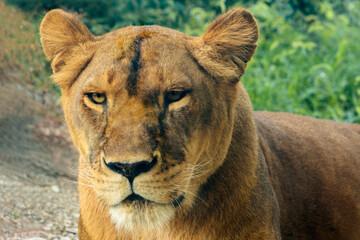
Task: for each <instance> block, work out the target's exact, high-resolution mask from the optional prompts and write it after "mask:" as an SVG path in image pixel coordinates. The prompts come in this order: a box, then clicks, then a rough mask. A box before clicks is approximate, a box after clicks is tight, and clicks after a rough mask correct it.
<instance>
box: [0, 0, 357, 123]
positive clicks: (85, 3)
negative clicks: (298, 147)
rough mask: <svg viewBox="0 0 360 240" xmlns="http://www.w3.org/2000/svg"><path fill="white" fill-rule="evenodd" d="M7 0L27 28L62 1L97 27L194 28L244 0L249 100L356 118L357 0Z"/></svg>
mask: <svg viewBox="0 0 360 240" xmlns="http://www.w3.org/2000/svg"><path fill="white" fill-rule="evenodd" d="M0 1H1V0H0ZM10 2H11V4H15V5H17V6H18V7H20V8H21V9H22V10H25V11H27V19H30V20H29V21H31V23H32V25H31V26H32V28H33V26H37V25H38V24H39V21H40V19H41V18H42V16H43V15H44V14H45V12H46V11H47V10H50V9H53V8H59V7H60V8H63V9H68V10H70V11H76V12H79V13H80V15H81V17H82V19H83V21H84V22H85V23H86V24H87V25H88V26H89V28H90V29H91V31H92V32H94V33H95V34H103V33H105V32H107V31H111V30H114V29H117V28H120V27H123V26H127V25H148V24H157V25H162V26H166V27H170V28H175V29H178V30H180V31H183V32H185V33H188V34H190V35H194V36H199V35H201V34H202V33H203V32H204V30H205V29H206V27H207V25H208V24H209V23H210V22H211V21H212V20H213V19H214V18H215V17H216V16H217V15H218V14H221V13H223V12H225V11H227V10H228V9H230V8H233V7H237V6H242V7H246V8H248V9H249V10H250V11H251V12H252V13H253V14H254V15H255V17H256V18H257V20H258V24H259V26H260V39H259V47H258V50H257V52H256V53H255V56H254V58H253V61H252V62H250V64H249V67H248V70H247V72H246V74H245V75H244V77H243V80H242V81H243V82H244V84H245V86H246V88H247V90H248V92H249V94H250V97H251V99H252V102H253V104H254V108H255V109H256V110H269V111H285V112H293V113H297V114H302V115H307V116H313V117H318V118H326V119H334V120H337V121H346V122H357V123H360V64H359V59H360V31H359V29H360V12H359V11H358V9H360V2H359V1H357V0H319V1H316V0H265V1H264V0H243V1H235V0H227V1H226V0H209V1H205V0H191V1H190V0H149V1H146V0H109V1H107V0H90V1H89V0H71V1H70V0H53V1H48V0H39V1H28V0H8V3H10ZM1 21H3V20H1ZM34 44H36V46H38V42H37V43H34ZM29 47H30V45H29ZM31 60H32V61H34V62H35V63H36V62H39V61H40V62H41V61H43V60H44V57H43V56H39V55H38V53H36V55H34V56H33V57H32V59H31ZM26 61H28V60H26ZM31 64H32V63H31V62H26V63H25V65H26V66H31ZM0 70H1V67H0ZM43 72H44V73H42V75H41V74H40V76H39V77H38V78H39V80H38V81H37V82H38V83H37V84H38V85H40V86H41V85H44V84H41V83H43V82H48V79H47V77H48V75H49V68H46V69H45V68H44V70H43ZM35 82H36V81H35Z"/></svg>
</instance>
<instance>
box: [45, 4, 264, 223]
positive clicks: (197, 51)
mask: <svg viewBox="0 0 360 240" xmlns="http://www.w3.org/2000/svg"><path fill="white" fill-rule="evenodd" d="M40 33H41V42H42V44H43V48H44V51H45V54H46V56H47V57H48V59H50V60H51V61H52V64H51V66H52V69H53V72H54V75H53V80H54V82H55V83H57V84H58V85H59V86H60V87H61V90H62V104H63V109H64V113H65V119H66V122H67V125H68V127H69V130H70V133H71V135H72V138H73V141H74V143H75V145H76V147H77V149H78V151H79V153H80V170H79V171H80V172H79V182H80V183H81V184H83V185H86V186H83V187H91V188H93V190H94V192H95V193H96V196H97V199H96V201H99V202H101V204H102V205H104V206H105V208H106V209H107V210H108V211H109V214H110V216H111V218H112V221H113V222H114V223H115V224H116V226H117V227H118V228H124V229H128V230H134V229H137V228H149V229H151V228H154V227H159V226H162V225H164V224H166V223H167V222H168V221H170V220H171V219H172V218H173V217H174V216H175V214H176V213H177V212H179V211H181V212H186V211H188V210H189V209H191V208H192V207H193V203H194V202H195V200H196V198H197V194H198V190H199V187H200V186H201V184H202V183H204V182H205V181H206V180H207V179H208V178H209V176H210V175H211V174H213V173H214V172H215V171H216V169H217V168H218V167H219V166H220V165H221V164H222V162H223V160H224V158H225V156H226V154H227V150H228V146H229V143H230V140H231V134H232V128H233V121H234V108H235V103H236V101H237V99H238V98H239V97H240V91H241V89H242V86H241V84H240V83H239V79H240V77H241V76H242V75H243V74H244V72H245V68H246V63H247V62H248V61H249V60H250V59H251V57H252V55H253V53H254V52H255V49H256V41H257V38H258V29H257V25H256V22H255V20H254V18H253V16H252V15H251V14H250V13H249V12H248V11H246V10H244V9H241V8H238V9H234V10H231V11H229V12H228V13H226V14H224V15H221V16H220V17H218V18H217V19H216V20H215V21H214V22H213V23H212V24H211V25H210V26H209V27H208V29H207V31H206V32H205V33H204V35H203V36H201V37H191V36H188V35H186V34H183V33H180V32H177V31H174V30H171V29H167V28H163V27H159V26H141V27H127V28H123V29H119V30H117V31H113V32H110V33H108V34H105V35H103V36H94V35H92V34H91V33H90V31H89V30H88V29H87V28H86V27H85V25H83V24H82V23H81V22H79V20H77V19H76V18H75V17H74V16H73V15H71V14H69V13H65V12H64V11H62V10H53V11H51V12H49V13H48V14H47V15H46V17H45V18H44V20H43V22H42V24H41V28H40ZM82 207H83V206H82ZM84 207H85V206H84Z"/></svg>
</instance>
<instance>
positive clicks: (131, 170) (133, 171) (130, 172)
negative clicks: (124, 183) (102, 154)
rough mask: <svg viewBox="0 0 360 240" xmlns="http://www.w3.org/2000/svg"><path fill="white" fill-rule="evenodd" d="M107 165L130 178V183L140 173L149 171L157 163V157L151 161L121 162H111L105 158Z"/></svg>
mask: <svg viewBox="0 0 360 240" xmlns="http://www.w3.org/2000/svg"><path fill="white" fill-rule="evenodd" d="M103 161H104V163H105V165H106V166H107V167H108V168H110V169H111V170H112V171H114V172H116V173H120V174H121V175H123V176H124V177H126V178H128V179H129V181H130V183H132V182H133V180H134V178H135V177H136V176H138V175H139V174H140V173H144V172H148V171H150V169H151V168H153V167H154V166H155V164H156V163H157V157H154V159H153V160H152V161H151V162H149V161H140V162H136V163H121V162H111V163H107V162H106V161H105V159H104V158H103Z"/></svg>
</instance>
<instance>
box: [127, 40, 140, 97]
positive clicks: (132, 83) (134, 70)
mask: <svg viewBox="0 0 360 240" xmlns="http://www.w3.org/2000/svg"><path fill="white" fill-rule="evenodd" d="M142 41H143V39H142V38H138V39H137V40H135V42H134V52H135V56H134V58H133V59H132V60H131V68H130V74H129V78H128V85H127V90H128V92H129V95H130V96H133V95H135V94H136V85H137V81H138V77H139V70H140V68H141V42H142Z"/></svg>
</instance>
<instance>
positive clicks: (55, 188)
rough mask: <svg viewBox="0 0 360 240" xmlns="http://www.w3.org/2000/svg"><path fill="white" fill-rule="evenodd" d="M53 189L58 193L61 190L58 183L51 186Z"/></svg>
mask: <svg viewBox="0 0 360 240" xmlns="http://www.w3.org/2000/svg"><path fill="white" fill-rule="evenodd" d="M51 190H53V191H54V192H56V193H58V192H60V188H59V187H58V186H56V185H53V186H51Z"/></svg>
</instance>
